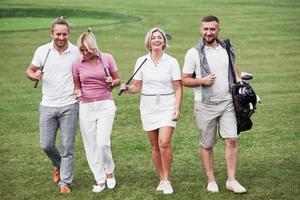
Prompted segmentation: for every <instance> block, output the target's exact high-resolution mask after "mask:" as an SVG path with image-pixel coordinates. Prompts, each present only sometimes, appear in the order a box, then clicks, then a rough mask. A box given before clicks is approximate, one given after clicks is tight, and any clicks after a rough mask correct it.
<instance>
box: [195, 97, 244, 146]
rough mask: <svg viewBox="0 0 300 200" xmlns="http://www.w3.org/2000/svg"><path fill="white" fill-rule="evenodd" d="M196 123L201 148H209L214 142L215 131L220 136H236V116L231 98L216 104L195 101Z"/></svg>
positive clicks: (224, 137) (215, 139) (215, 140)
mask: <svg viewBox="0 0 300 200" xmlns="http://www.w3.org/2000/svg"><path fill="white" fill-rule="evenodd" d="M194 112H195V118H196V124H197V127H198V129H199V131H200V141H199V142H200V145H201V147H203V148H211V147H213V146H214V145H215V144H216V142H217V138H216V133H217V131H218V132H219V134H220V137H221V138H223V139H226V138H238V134H237V126H236V116H235V111H234V107H233V104H232V100H228V101H223V102H221V103H219V104H217V105H208V104H204V103H202V102H201V101H196V102H195V108H194Z"/></svg>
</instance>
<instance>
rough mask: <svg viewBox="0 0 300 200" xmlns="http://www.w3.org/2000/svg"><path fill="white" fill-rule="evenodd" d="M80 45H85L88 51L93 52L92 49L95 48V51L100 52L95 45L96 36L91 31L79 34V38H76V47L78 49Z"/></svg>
mask: <svg viewBox="0 0 300 200" xmlns="http://www.w3.org/2000/svg"><path fill="white" fill-rule="evenodd" d="M82 46H85V48H86V49H87V50H88V51H89V52H90V53H93V52H94V50H97V52H100V51H99V48H98V45H97V41H96V37H95V35H94V34H93V33H92V32H85V33H82V34H81V35H80V36H79V38H78V40H77V47H78V49H80V48H81V47H82Z"/></svg>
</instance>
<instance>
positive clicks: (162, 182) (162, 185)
mask: <svg viewBox="0 0 300 200" xmlns="http://www.w3.org/2000/svg"><path fill="white" fill-rule="evenodd" d="M163 190H164V181H160V182H159V184H158V186H157V188H156V191H159V192H161V191H163Z"/></svg>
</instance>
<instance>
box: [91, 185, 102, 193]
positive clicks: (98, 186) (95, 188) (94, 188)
mask: <svg viewBox="0 0 300 200" xmlns="http://www.w3.org/2000/svg"><path fill="white" fill-rule="evenodd" d="M104 189H105V184H100V185H93V189H92V191H93V192H97V193H98V192H102V191H103V190H104Z"/></svg>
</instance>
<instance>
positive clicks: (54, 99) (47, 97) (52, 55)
mask: <svg viewBox="0 0 300 200" xmlns="http://www.w3.org/2000/svg"><path fill="white" fill-rule="evenodd" d="M49 49H50V52H49V56H48V58H47V61H46V63H45V66H44V69H43V71H44V75H43V78H42V82H43V85H42V93H43V97H42V101H41V105H43V106H50V107H61V106H65V105H69V104H73V103H75V102H76V100H75V99H74V95H73V91H74V83H73V76H72V65H73V63H74V62H75V61H76V60H78V59H80V53H79V50H78V48H77V47H76V46H75V45H73V44H71V43H70V42H68V48H67V49H66V51H65V52H63V53H62V54H59V52H58V51H57V50H56V49H55V48H54V47H53V41H52V42H50V43H48V44H45V45H43V46H40V47H38V48H37V50H36V51H35V54H34V57H33V59H32V62H31V63H32V64H33V65H35V66H37V67H41V66H42V65H43V63H44V61H45V58H46V55H47V53H48V50H49Z"/></svg>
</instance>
